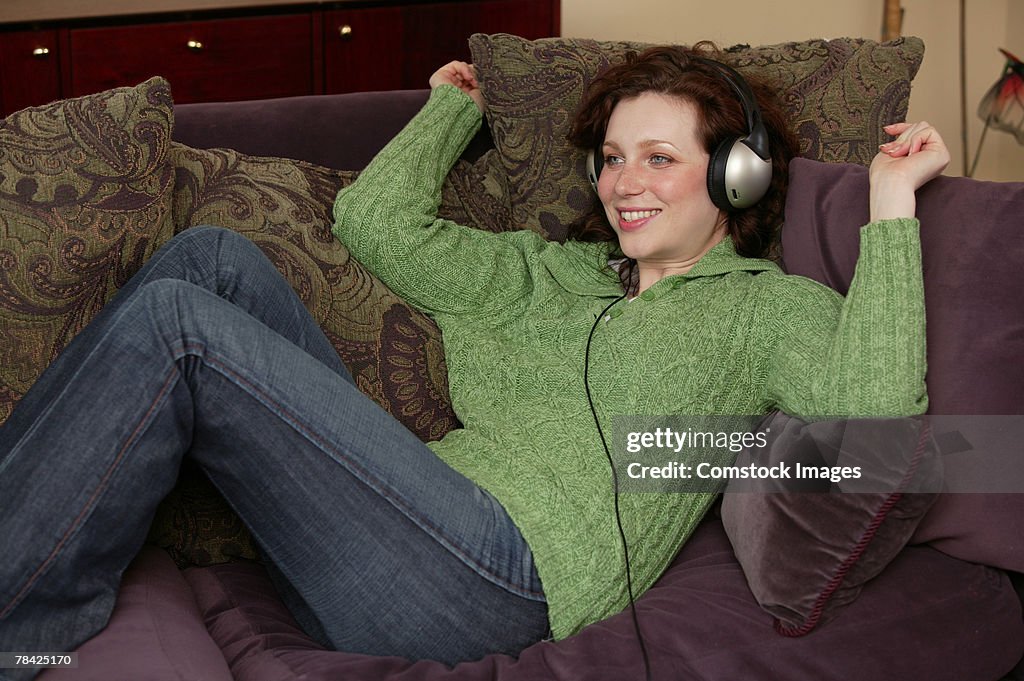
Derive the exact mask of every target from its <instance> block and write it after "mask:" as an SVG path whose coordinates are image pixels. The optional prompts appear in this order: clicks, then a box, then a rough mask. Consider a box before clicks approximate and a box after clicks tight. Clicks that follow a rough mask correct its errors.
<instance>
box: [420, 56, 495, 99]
mask: <svg viewBox="0 0 1024 681" xmlns="http://www.w3.org/2000/svg"><path fill="white" fill-rule="evenodd" d="M445 83H447V84H448V85H454V86H455V87H457V88H459V89H460V90H462V91H463V92H465V93H466V94H467V95H469V96H470V98H472V100H473V101H474V102H476V106H477V108H478V109H480V111H481V112H483V111H484V109H485V106H484V97H483V95H482V94H481V92H480V84H479V83H478V82H477V80H476V68H475V67H474V66H473V65H472V64H467V63H466V62H464V61H453V62H448V63H447V64H445V65H444V66H442V67H441V68H439V69H438V70H437V71H434V75H432V76H431V77H430V87H431V89H433V88H436V87H437V86H438V85H442V84H445Z"/></svg>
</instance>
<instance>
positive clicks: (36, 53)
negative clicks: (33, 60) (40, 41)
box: [32, 47, 50, 59]
mask: <svg viewBox="0 0 1024 681" xmlns="http://www.w3.org/2000/svg"><path fill="white" fill-rule="evenodd" d="M32 56H33V57H37V58H39V59H42V58H43V57H49V56H50V48H49V47H37V48H36V49H34V50H32Z"/></svg>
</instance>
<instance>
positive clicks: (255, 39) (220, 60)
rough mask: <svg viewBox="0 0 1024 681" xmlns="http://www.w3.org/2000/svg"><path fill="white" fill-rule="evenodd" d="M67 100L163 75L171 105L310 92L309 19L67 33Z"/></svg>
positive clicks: (210, 22) (299, 16)
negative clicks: (69, 45) (69, 75)
mask: <svg viewBox="0 0 1024 681" xmlns="http://www.w3.org/2000/svg"><path fill="white" fill-rule="evenodd" d="M70 44H71V62H72V69H71V71H72V72H71V90H72V92H71V94H73V95H81V94H87V93H90V92H97V91H100V90H105V89H107V88H111V87H117V86H122V85H134V84H136V83H139V82H141V81H143V80H145V79H147V78H149V77H151V76H154V75H162V76H164V77H166V78H167V80H168V81H169V82H170V83H171V92H172V95H173V96H174V101H176V102H178V103H184V102H201V101H229V100H238V99H260V98H267V97H286V96H291V95H307V94H313V82H314V81H313V64H312V60H313V45H312V19H311V16H310V15H309V14H292V15H281V16H267V17H253V18H240V19H214V20H208V21H191V22H173V23H157V24H139V25H130V26H113V27H104V28H79V29H73V30H72V31H71V38H70Z"/></svg>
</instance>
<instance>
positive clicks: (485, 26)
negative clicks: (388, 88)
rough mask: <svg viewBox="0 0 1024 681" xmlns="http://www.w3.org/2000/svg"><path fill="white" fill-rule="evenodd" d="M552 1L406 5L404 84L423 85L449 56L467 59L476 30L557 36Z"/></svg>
mask: <svg viewBox="0 0 1024 681" xmlns="http://www.w3.org/2000/svg"><path fill="white" fill-rule="evenodd" d="M556 1H557V0H555V1H553V0H481V1H479V2H443V3H436V4H426V5H408V6H406V7H404V8H403V9H402V20H403V22H402V23H403V25H404V26H405V27H406V31H405V33H404V35H403V36H402V37H403V40H402V45H403V48H402V49H403V56H404V57H405V61H404V62H403V69H402V87H405V88H420V87H426V86H427V79H428V78H430V74H432V73H433V72H434V71H435V70H436V69H437V68H438V67H439V66H441V65H443V64H446V63H448V62H449V61H452V60H453V59H461V60H462V61H469V60H470V54H469V45H468V40H469V36H471V35H472V34H474V33H512V34H514V35H517V36H520V37H522V38H526V39H528V40H534V39H536V38H547V37H551V36H553V35H555V33H556V32H557V18H556V16H555V10H554V6H555V5H556Z"/></svg>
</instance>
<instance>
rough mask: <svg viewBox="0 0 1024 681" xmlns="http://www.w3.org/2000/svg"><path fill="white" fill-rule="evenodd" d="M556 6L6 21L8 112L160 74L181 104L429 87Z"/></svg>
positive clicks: (553, 19)
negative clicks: (483, 43) (439, 71)
mask: <svg viewBox="0 0 1024 681" xmlns="http://www.w3.org/2000/svg"><path fill="white" fill-rule="evenodd" d="M183 3H185V4H187V0H183ZM559 5H560V0H461V1H457V0H448V1H447V2H430V1H427V2H423V1H422V0H419V1H418V0H404V2H380V1H378V2H375V3H372V4H370V3H363V2H324V3H310V4H308V5H298V6H297V5H294V4H289V5H284V4H282V5H279V6H273V5H271V6H267V5H261V6H259V7H256V6H253V7H249V8H246V9H233V10H221V11H202V12H187V11H182V12H177V13H171V14H161V15H153V16H145V15H143V16H140V17H110V18H106V19H96V18H90V19H78V20H76V19H74V18H69V19H66V20H53V21H48V22H45V23H42V24H39V25H25V24H20V25H8V26H0V115H5V114H7V113H10V112H12V111H15V110H17V109H20V108H24V107H26V106H31V105H36V104H43V103H46V102H49V101H52V100H55V99H59V98H61V97H75V96H79V95H84V94H89V93H92V92H98V91H100V90H105V89H108V88H111V87H117V86H121V85H134V84H136V83H139V82H141V81H143V80H145V79H146V78H149V77H150V76H154V75H162V76H164V77H166V78H167V79H168V81H170V83H171V90H172V93H173V95H174V100H175V101H176V102H179V103H184V102H202V101H226V100H238V99H261V98H269V97H286V96H293V95H309V94H321V93H340V92H357V91H369V90H393V89H405V88H420V87H426V85H427V79H428V78H429V76H430V74H431V73H432V72H433V71H434V69H436V68H437V67H438V66H441V65H442V64H444V63H446V62H448V61H451V60H452V59H463V60H468V59H469V48H468V46H467V44H466V41H467V39H468V38H469V36H470V35H471V34H473V33H477V32H479V33H498V32H506V33H514V34H516V35H521V36H523V37H525V38H531V39H533V38H542V37H548V36H554V35H558V32H559V22H560V8H559Z"/></svg>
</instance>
